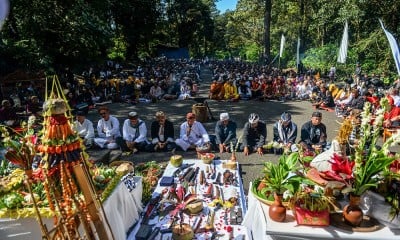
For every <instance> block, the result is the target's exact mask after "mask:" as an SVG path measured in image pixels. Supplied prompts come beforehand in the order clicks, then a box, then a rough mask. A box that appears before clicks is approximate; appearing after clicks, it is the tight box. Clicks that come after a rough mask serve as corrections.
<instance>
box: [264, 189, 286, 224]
mask: <svg viewBox="0 0 400 240" xmlns="http://www.w3.org/2000/svg"><path fill="white" fill-rule="evenodd" d="M268 214H269V217H270V218H271V219H272V220H274V221H275V222H283V221H285V219H286V208H285V207H284V206H283V204H282V194H276V193H274V203H273V204H272V205H271V206H270V207H269V211H268Z"/></svg>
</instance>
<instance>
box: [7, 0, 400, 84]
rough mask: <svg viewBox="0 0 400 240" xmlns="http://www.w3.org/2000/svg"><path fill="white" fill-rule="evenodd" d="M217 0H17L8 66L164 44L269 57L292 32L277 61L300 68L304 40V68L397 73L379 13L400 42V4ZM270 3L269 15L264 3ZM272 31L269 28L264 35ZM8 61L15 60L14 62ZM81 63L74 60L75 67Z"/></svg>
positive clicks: (122, 54)
mask: <svg viewBox="0 0 400 240" xmlns="http://www.w3.org/2000/svg"><path fill="white" fill-rule="evenodd" d="M215 2H216V0H202V1H198V0H167V1H161V0H146V1H143V0H118V1H116V0H105V1H104V0H94V1H84V0H72V1H67V2H66V1H61V0H56V1H50V0H43V1H39V0H32V1H31V2H30V4H28V5H27V4H26V2H25V1H23V0H14V1H13V2H12V3H13V4H12V5H11V14H10V15H9V18H8V20H7V21H6V23H5V25H4V27H3V31H2V32H0V37H1V41H0V54H1V56H2V61H1V63H0V64H1V66H2V69H4V68H8V67H9V66H12V67H15V68H20V67H22V68H25V69H27V70H38V69H44V70H51V71H57V70H58V69H59V68H61V67H62V68H64V67H65V65H69V67H70V68H71V69H74V68H75V67H79V66H84V65H85V64H87V63H94V62H99V61H104V59H105V58H111V59H114V60H131V59H138V58H144V57H153V56H155V54H156V49H157V47H158V46H159V45H166V46H174V47H175V46H177V47H178V46H179V47H188V48H189V51H190V53H191V54H192V56H194V57H202V56H205V55H208V56H216V57H217V58H220V59H224V58H226V57H228V56H229V57H238V56H241V57H242V59H243V56H244V55H246V58H247V60H250V61H257V60H258V58H259V57H260V56H261V55H262V54H261V53H263V54H266V56H267V57H269V59H270V60H271V59H272V58H273V57H274V56H275V55H274V54H271V53H275V54H276V53H277V52H278V51H279V48H280V37H281V35H282V34H284V35H285V37H286V42H285V49H284V56H283V58H281V59H280V60H281V61H280V66H281V67H282V68H285V67H295V59H296V45H297V38H298V37H299V38H300V39H301V47H300V53H301V54H302V55H304V56H305V58H304V59H303V63H304V64H305V65H306V66H307V67H312V68H314V69H321V70H327V69H329V67H330V66H332V65H335V66H336V68H337V72H338V74H339V75H340V77H347V76H346V75H347V74H349V73H352V72H353V71H354V66H355V63H356V62H360V63H361V64H362V69H363V72H365V73H371V72H377V73H382V72H388V73H391V72H396V68H395V65H394V61H393V56H392V54H391V50H390V47H389V44H388V42H387V40H386V37H385V35H384V33H383V31H382V29H381V28H380V25H379V23H378V21H377V17H379V18H381V19H382V20H383V22H384V23H385V27H386V28H387V29H388V30H389V31H390V32H392V33H393V35H394V36H395V38H396V39H397V40H398V37H399V36H400V28H399V27H398V25H397V24H396V23H397V22H399V21H400V16H399V15H398V14H397V9H399V8H400V2H399V1H372V2H371V1H364V0H354V1H328V0H322V1H320V0H309V1H305V0H300V1H282V0H281V1H277V0H275V1H270V0H239V1H238V4H237V9H236V10H234V11H228V12H226V13H224V14H220V13H218V11H217V9H216V5H215ZM269 3H272V7H271V9H270V11H266V9H265V8H266V6H268V4H269ZM346 20H348V22H349V44H350V45H349V49H348V50H349V51H348V58H347V62H346V64H337V63H336V59H337V52H338V49H339V44H340V39H341V35H342V32H343V24H344V22H345V21H346ZM265 29H267V31H265ZM7 64H8V65H7ZM74 65H75V66H74Z"/></svg>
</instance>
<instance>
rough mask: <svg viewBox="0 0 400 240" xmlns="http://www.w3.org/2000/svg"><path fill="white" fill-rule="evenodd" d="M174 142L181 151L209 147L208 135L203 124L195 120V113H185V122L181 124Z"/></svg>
mask: <svg viewBox="0 0 400 240" xmlns="http://www.w3.org/2000/svg"><path fill="white" fill-rule="evenodd" d="M175 142H176V144H177V145H178V146H179V147H180V148H182V150H183V151H187V150H188V149H197V148H209V149H210V148H211V145H210V137H209V135H208V133H207V131H206V129H205V128H204V126H203V124H201V123H200V122H198V121H196V115H195V114H194V113H191V112H190V113H188V114H186V122H184V123H182V124H181V126H180V133H179V138H178V139H176V141H175Z"/></svg>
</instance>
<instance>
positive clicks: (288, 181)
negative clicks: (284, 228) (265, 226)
mask: <svg viewBox="0 0 400 240" xmlns="http://www.w3.org/2000/svg"><path fill="white" fill-rule="evenodd" d="M298 157H299V155H298V153H291V154H290V155H285V154H284V155H282V156H281V157H280V158H279V160H278V162H277V163H272V162H266V163H265V164H264V170H263V173H264V177H263V178H262V179H261V180H257V181H256V184H255V186H254V189H253V193H254V192H255V193H256V197H257V196H260V195H261V196H264V199H266V198H267V195H269V196H271V195H272V194H273V196H274V201H273V202H265V201H263V202H264V203H270V205H271V206H270V208H269V214H270V217H271V219H272V220H274V221H278V222H279V221H284V220H285V217H286V208H285V207H284V206H283V205H282V197H283V193H284V192H285V191H289V192H290V193H294V192H295V191H296V190H297V189H298V188H299V186H300V182H301V180H302V179H303V178H302V177H301V176H297V175H296V174H295V172H296V170H297V161H298ZM261 199H263V198H261Z"/></svg>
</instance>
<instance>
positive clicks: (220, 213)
mask: <svg viewBox="0 0 400 240" xmlns="http://www.w3.org/2000/svg"><path fill="white" fill-rule="evenodd" d="M224 162H227V160H214V163H215V168H216V173H217V174H218V173H221V174H222V173H223V172H225V171H226V170H227V169H225V168H223V163H224ZM183 164H184V165H185V164H194V165H193V166H192V167H193V168H197V167H199V172H201V170H203V171H206V169H207V166H208V168H210V167H212V168H213V167H214V164H211V165H210V164H204V163H203V162H202V161H201V160H198V159H188V160H184V161H183ZM176 170H177V168H176V167H173V166H172V165H171V164H168V166H167V167H166V169H165V171H164V174H163V177H164V176H174V172H175V171H176ZM229 171H231V172H232V173H233V174H234V176H235V179H236V181H237V183H235V184H234V185H227V184H224V185H223V186H221V189H222V190H223V192H224V196H225V200H227V199H228V195H229V194H230V193H231V192H235V194H234V195H235V197H237V198H238V205H237V206H235V207H234V209H235V210H234V211H237V210H238V208H241V211H242V216H243V217H244V215H245V214H246V211H247V207H246V200H245V195H244V191H243V184H242V181H241V177H240V173H239V171H238V165H237V166H236V170H229ZM198 175H200V174H198ZM198 179H199V178H197V184H196V193H197V195H198V197H199V198H201V195H202V193H204V191H205V189H206V188H207V186H206V185H200V181H198ZM174 180H175V183H178V184H180V182H179V180H178V178H177V177H175V178H174ZM221 180H222V178H221ZM214 181H215V179H207V183H208V184H207V185H208V186H209V183H214V184H215V185H218V184H216V183H215V182H214ZM214 187H215V186H214ZM165 189H166V187H161V186H160V182H159V183H158V185H157V187H156V189H155V190H154V193H153V197H154V196H157V195H160V194H161V193H162V191H163V190H165ZM233 189H234V190H233ZM161 201H162V200H161ZM204 201H205V202H204V204H203V206H204V208H203V211H202V212H201V213H200V214H198V215H196V216H188V215H186V214H185V222H188V223H189V224H193V222H194V219H195V218H196V217H198V216H199V217H201V218H202V219H203V220H202V223H201V227H202V226H204V225H205V222H206V215H207V214H208V213H209V212H210V211H213V210H216V209H215V208H214V207H210V205H209V203H210V199H206V198H205V200H204ZM146 208H147V207H146ZM146 208H145V211H146ZM224 211H226V212H227V211H230V210H229V209H223V208H222V209H220V210H216V213H215V222H214V223H215V224H214V226H215V230H216V231H215V232H216V233H217V235H218V239H221V240H222V239H229V236H228V234H227V232H226V231H225V228H224V227H225V221H224V216H225V215H224V214H226V212H225V213H224ZM168 221H170V216H169V215H167V216H166V217H165V218H163V219H162V220H161V221H160V218H159V216H155V217H154V218H152V219H151V220H150V221H149V222H148V223H147V224H148V225H153V224H154V226H153V229H154V228H155V227H160V228H161V229H163V228H166V227H165V225H166V223H167V222H168ZM140 225H141V222H139V223H138V224H137V225H136V227H135V228H134V229H133V231H132V233H131V234H130V235H129V237H128V240H134V239H135V235H136V233H137V232H138V230H139V228H140ZM228 225H230V226H232V227H233V229H234V230H233V232H234V238H235V239H251V237H250V236H249V234H248V231H247V228H246V227H244V226H241V225H239V224H231V222H229V223H228ZM201 227H200V228H201ZM211 235H212V233H211V232H210V231H209V232H205V233H198V234H196V236H195V237H196V239H211ZM170 238H171V234H170V233H169V234H163V235H162V234H158V236H157V237H156V238H155V239H170Z"/></svg>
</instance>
